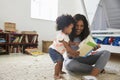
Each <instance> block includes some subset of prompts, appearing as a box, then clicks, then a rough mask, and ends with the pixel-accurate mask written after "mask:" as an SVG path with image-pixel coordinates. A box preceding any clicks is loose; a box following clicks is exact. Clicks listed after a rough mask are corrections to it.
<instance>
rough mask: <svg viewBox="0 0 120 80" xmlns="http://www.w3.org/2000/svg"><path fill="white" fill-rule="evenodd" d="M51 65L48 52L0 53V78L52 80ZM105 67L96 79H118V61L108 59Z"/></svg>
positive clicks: (76, 78)
mask: <svg viewBox="0 0 120 80" xmlns="http://www.w3.org/2000/svg"><path fill="white" fill-rule="evenodd" d="M53 66H54V64H53V62H52V61H51V59H50V57H49V55H48V54H43V55H39V56H32V55H26V54H22V53H18V54H15V53H13V54H10V55H0V80H54V79H53ZM105 69H106V71H107V73H106V74H100V75H99V76H98V77H97V78H98V80H120V62H113V61H110V62H109V63H108V64H107V65H106V68H105ZM64 70H65V69H64ZM64 77H65V79H64V80H81V74H73V73H67V74H65V75H64Z"/></svg>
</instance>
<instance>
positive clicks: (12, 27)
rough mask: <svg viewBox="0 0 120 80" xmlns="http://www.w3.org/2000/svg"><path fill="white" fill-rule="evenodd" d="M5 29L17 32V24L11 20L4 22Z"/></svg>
mask: <svg viewBox="0 0 120 80" xmlns="http://www.w3.org/2000/svg"><path fill="white" fill-rule="evenodd" d="M4 29H5V31H10V32H16V24H15V23H11V22H5V23H4Z"/></svg>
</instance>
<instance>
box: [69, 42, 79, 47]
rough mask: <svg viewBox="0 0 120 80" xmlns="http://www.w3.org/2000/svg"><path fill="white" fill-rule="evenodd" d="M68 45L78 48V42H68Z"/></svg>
mask: <svg viewBox="0 0 120 80" xmlns="http://www.w3.org/2000/svg"><path fill="white" fill-rule="evenodd" d="M69 44H70V45H74V46H78V45H79V44H80V42H72V41H70V42H69Z"/></svg>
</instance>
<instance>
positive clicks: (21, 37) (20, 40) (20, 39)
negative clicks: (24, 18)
mask: <svg viewBox="0 0 120 80" xmlns="http://www.w3.org/2000/svg"><path fill="white" fill-rule="evenodd" d="M22 39H23V35H22V36H20V38H19V43H21V42H22Z"/></svg>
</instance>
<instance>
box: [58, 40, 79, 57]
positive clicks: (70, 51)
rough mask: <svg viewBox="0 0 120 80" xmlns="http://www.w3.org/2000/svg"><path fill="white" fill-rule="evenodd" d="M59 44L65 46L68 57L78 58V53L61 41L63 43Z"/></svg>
mask: <svg viewBox="0 0 120 80" xmlns="http://www.w3.org/2000/svg"><path fill="white" fill-rule="evenodd" d="M60 42H62V43H63V45H64V46H65V48H66V50H67V52H68V53H69V55H70V56H71V57H77V56H79V52H78V51H75V50H73V49H71V47H70V45H69V44H68V43H67V42H66V41H64V40H63V41H60Z"/></svg>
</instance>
